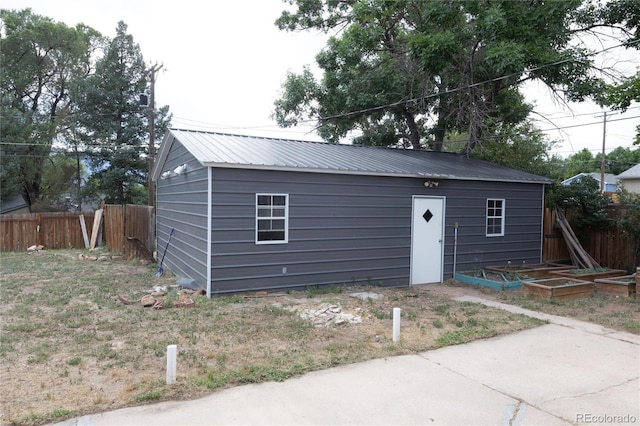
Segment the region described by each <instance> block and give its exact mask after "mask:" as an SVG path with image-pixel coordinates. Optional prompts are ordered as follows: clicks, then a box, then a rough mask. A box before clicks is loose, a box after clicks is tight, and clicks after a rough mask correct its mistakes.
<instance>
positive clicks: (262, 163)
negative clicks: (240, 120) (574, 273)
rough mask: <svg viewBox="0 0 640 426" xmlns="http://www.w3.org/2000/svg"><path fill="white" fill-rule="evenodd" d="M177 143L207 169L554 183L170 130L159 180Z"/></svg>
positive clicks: (471, 167)
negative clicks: (172, 147) (174, 144)
mask: <svg viewBox="0 0 640 426" xmlns="http://www.w3.org/2000/svg"><path fill="white" fill-rule="evenodd" d="M174 140H178V141H179V142H180V143H181V144H182V145H184V147H185V148H186V149H187V150H188V151H189V152H190V153H191V154H192V155H193V156H194V157H195V158H196V159H197V160H198V161H199V162H200V163H201V164H202V165H204V166H210V167H225V168H248V169H264V170H283V171H299V172H316V173H337V174H356V175H372V176H398V177H421V178H433V179H455V180H483V181H501V182H505V181H506V182H522V183H543V184H547V183H551V182H552V181H551V179H548V178H546V177H542V176H537V175H533V174H531V173H526V172H523V171H520V170H515V169H511V168H508V167H503V166H500V165H497V164H493V163H490V162H487V161H482V160H478V159H473V158H467V157H465V156H463V155H459V154H453V153H446V152H433V151H422V150H412V149H398V148H382V147H370V146H361V145H348V144H330V143H324V142H310V141H298V140H289V139H273V138H264V137H256V136H241V135H231V134H225V133H214V132H201V131H193V130H181V129H171V130H169V131H168V132H167V134H166V135H165V137H164V140H163V142H162V144H161V145H160V149H159V151H158V156H157V161H156V164H155V167H154V170H153V175H152V177H153V179H154V180H158V179H159V178H160V176H161V174H162V171H163V165H164V162H165V161H166V159H167V156H168V155H169V152H170V150H171V145H172V144H173V142H174Z"/></svg>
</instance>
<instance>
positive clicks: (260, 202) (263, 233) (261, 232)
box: [255, 193, 289, 244]
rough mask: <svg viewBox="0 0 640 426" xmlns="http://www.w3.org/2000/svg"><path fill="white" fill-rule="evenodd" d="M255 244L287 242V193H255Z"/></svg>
mask: <svg viewBox="0 0 640 426" xmlns="http://www.w3.org/2000/svg"><path fill="white" fill-rule="evenodd" d="M255 227H256V233H255V241H256V244H286V243H288V242H289V194H269V193H258V194H256V222H255Z"/></svg>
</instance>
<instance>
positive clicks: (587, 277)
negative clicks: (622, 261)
mask: <svg viewBox="0 0 640 426" xmlns="http://www.w3.org/2000/svg"><path fill="white" fill-rule="evenodd" d="M552 274H553V275H554V276H559V277H565V278H575V279H578V280H582V281H593V280H595V279H598V278H611V277H621V276H623V275H626V274H627V271H625V270H624V269H609V268H595V269H569V270H566V271H555V272H552Z"/></svg>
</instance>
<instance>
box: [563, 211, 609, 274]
mask: <svg viewBox="0 0 640 426" xmlns="http://www.w3.org/2000/svg"><path fill="white" fill-rule="evenodd" d="M555 212H556V222H557V223H558V225H559V226H560V229H561V230H562V236H563V237H564V240H565V241H566V243H567V248H568V249H569V256H571V262H572V263H573V264H574V265H576V266H577V267H578V268H580V269H595V268H601V266H600V265H599V264H598V262H596V261H595V259H594V258H593V257H591V256H590V255H589V253H587V252H586V250H585V249H584V248H583V247H582V244H580V241H578V237H576V234H575V233H574V232H573V229H571V225H569V221H568V220H567V218H566V217H565V215H564V213H563V212H562V211H561V210H559V209H555Z"/></svg>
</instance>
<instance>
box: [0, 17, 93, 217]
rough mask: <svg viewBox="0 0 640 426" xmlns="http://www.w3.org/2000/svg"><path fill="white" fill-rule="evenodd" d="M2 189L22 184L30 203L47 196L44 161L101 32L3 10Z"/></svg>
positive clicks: (4, 192)
mask: <svg viewBox="0 0 640 426" xmlns="http://www.w3.org/2000/svg"><path fill="white" fill-rule="evenodd" d="M0 19H1V24H2V30H3V31H2V37H1V38H0V61H1V62H2V67H0V108H1V110H0V114H1V116H2V120H0V133H2V139H3V141H2V144H1V145H0V147H1V152H0V154H1V155H2V163H1V166H0V167H1V168H0V170H1V173H0V176H1V177H2V182H1V183H0V186H1V187H2V195H3V196H5V195H8V194H9V193H10V192H12V191H17V190H19V191H20V192H22V193H23V195H24V197H25V199H26V201H27V203H28V204H29V206H33V205H35V204H36V203H38V201H40V199H41V195H42V193H41V189H42V188H41V184H42V178H43V170H44V163H45V161H46V159H47V157H48V156H49V153H50V152H51V147H52V144H53V142H54V140H55V138H56V136H57V135H58V134H59V132H60V131H61V129H62V128H64V126H66V125H67V120H68V119H69V117H70V116H69V112H70V110H71V109H72V102H71V98H70V87H71V85H72V82H73V81H74V80H75V79H78V78H81V77H82V76H84V75H86V74H87V73H88V72H89V58H90V51H91V48H92V45H93V44H94V43H95V42H96V40H98V39H99V37H100V36H99V33H98V32H96V31H95V30H93V29H91V28H90V27H87V26H85V25H78V26H77V27H76V28H70V27H67V26H66V25H64V24H61V23H55V22H53V21H52V20H50V19H49V18H45V17H42V16H39V15H36V14H33V13H32V11H31V9H24V10H22V11H11V10H6V9H2V10H0Z"/></svg>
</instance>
